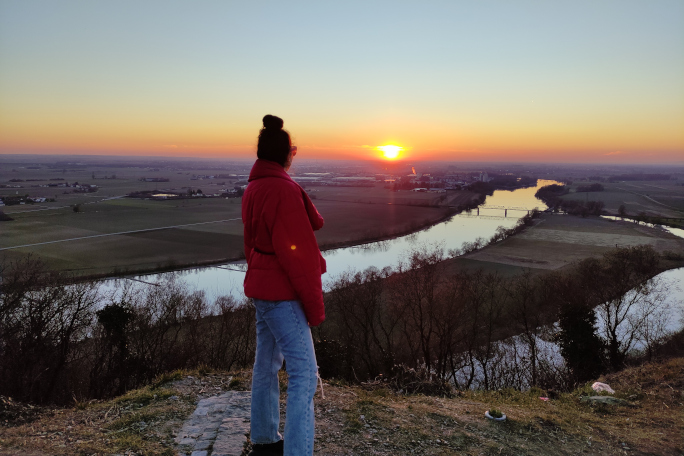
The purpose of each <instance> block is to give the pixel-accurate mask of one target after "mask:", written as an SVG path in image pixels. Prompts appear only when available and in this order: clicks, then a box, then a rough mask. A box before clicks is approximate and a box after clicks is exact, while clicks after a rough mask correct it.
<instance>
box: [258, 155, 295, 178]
mask: <svg viewBox="0 0 684 456" xmlns="http://www.w3.org/2000/svg"><path fill="white" fill-rule="evenodd" d="M264 177H279V178H281V179H285V180H289V181H292V182H294V181H293V180H292V178H291V177H290V175H289V174H287V172H286V171H285V168H283V167H282V166H280V165H279V164H278V163H276V162H273V161H270V160H263V159H261V158H257V161H256V162H255V163H254V166H252V171H250V173H249V179H248V182H252V181H253V180H256V179H263V178H264Z"/></svg>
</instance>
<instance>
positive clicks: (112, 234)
mask: <svg viewBox="0 0 684 456" xmlns="http://www.w3.org/2000/svg"><path fill="white" fill-rule="evenodd" d="M234 220H242V218H241V217H237V218H232V219H225V220H214V221H212V222H198V223H186V224H185V225H172V226H162V227H159V228H147V229H144V230H133V231H119V232H118V233H105V234H93V235H90V236H81V237H75V238H70V239H60V240H57V241H46V242H38V243H36V244H24V245H15V246H13V247H3V248H0V250H11V249H20V248H22V247H34V246H36V245H45V244H56V243H58V242H69V241H79V240H81V239H92V238H99V237H105V236H118V235H121V234H133V233H145V232H148V231H159V230H168V229H171V228H184V227H186V226H196V225H207V224H210V223H223V222H232V221H234Z"/></svg>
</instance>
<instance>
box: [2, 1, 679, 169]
mask: <svg viewBox="0 0 684 456" xmlns="http://www.w3.org/2000/svg"><path fill="white" fill-rule="evenodd" d="M267 113H271V114H275V115H278V116H280V117H282V118H283V119H284V120H285V128H286V129H288V130H289V131H290V132H291V133H292V135H293V138H294V141H295V144H296V145H297V146H298V148H299V156H300V157H307V158H363V157H377V156H379V155H380V154H381V153H380V152H379V151H378V150H376V147H377V146H381V145H388V144H390V145H397V146H400V147H403V148H404V150H402V151H401V152H400V156H399V158H405V159H416V160H417V159H444V160H467V161H484V160H506V161H553V162H608V163H644V162H653V163H679V164H682V163H684V1H682V0H672V1H669V0H654V1H648V0H640V1H632V0H619V1H603V0H602V1H596V0H591V1H543V0H536V1H532V0H530V1H524V0H515V1H511V0H500V1H487V0H484V1H456V0H451V1H422V2H418V1H415V2H402V1H386V2H376V1H359V2H356V1H338V2H327V1H308V2H282V1H281V2H266V1H260V2H251V1H243V2H237V1H168V0H164V1H152V0H136V1H87V0H81V1H68V0H59V1H54V0H45V1H34V0H0V153H3V154H15V153H57V154H106V155H112V154H120V155H173V156H198V157H209V156H211V157H240V158H242V157H249V156H253V155H254V151H255V143H256V135H257V134H258V130H259V128H260V126H261V118H262V116H263V115H264V114H267Z"/></svg>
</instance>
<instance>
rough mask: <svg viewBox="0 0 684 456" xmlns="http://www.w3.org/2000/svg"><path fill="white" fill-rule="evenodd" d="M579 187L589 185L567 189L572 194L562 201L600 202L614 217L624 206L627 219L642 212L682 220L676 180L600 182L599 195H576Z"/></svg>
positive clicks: (683, 197)
mask: <svg viewBox="0 0 684 456" xmlns="http://www.w3.org/2000/svg"><path fill="white" fill-rule="evenodd" d="M580 185H589V183H584V182H582V183H574V184H573V185H570V186H569V187H570V191H571V193H569V194H567V195H564V196H562V198H563V199H568V200H577V201H603V202H604V204H605V210H606V211H608V212H609V213H611V214H613V215H617V213H618V208H619V207H620V205H623V204H624V206H625V208H626V210H627V214H629V215H638V214H639V213H641V212H644V213H645V214H646V215H649V216H655V217H675V218H682V217H684V186H682V185H681V183H680V182H678V181H675V180H667V181H630V182H615V183H611V182H601V185H603V187H604V190H603V191H601V192H581V193H575V190H576V189H577V187H578V186H580Z"/></svg>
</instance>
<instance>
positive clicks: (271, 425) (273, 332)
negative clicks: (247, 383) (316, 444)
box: [250, 299, 318, 456]
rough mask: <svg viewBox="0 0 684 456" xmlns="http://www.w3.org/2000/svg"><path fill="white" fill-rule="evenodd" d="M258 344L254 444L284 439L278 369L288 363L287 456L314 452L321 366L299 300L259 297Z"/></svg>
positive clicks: (253, 399) (254, 395)
mask: <svg viewBox="0 0 684 456" xmlns="http://www.w3.org/2000/svg"><path fill="white" fill-rule="evenodd" d="M254 307H255V308H256V329H257V348H256V359H255V361H254V371H253V374H252V418H251V426H250V427H251V440H252V443H273V442H277V441H278V440H280V439H281V435H280V433H279V432H278V425H279V423H280V407H279V399H280V388H279V385H278V370H280V368H281V367H282V366H283V359H284V360H285V362H286V369H287V375H288V386H287V410H286V415H285V445H284V448H285V456H294V455H296V456H300V455H311V454H313V440H314V407H313V397H314V394H315V393H316V386H317V381H318V366H317V365H316V354H315V353H314V347H313V339H312V338H311V329H310V328H309V325H308V323H307V320H306V316H305V315H304V310H303V309H302V305H301V303H300V302H299V301H263V300H260V299H255V300H254Z"/></svg>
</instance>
